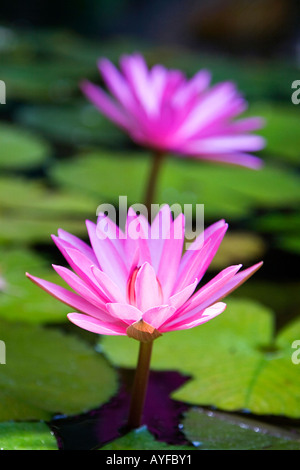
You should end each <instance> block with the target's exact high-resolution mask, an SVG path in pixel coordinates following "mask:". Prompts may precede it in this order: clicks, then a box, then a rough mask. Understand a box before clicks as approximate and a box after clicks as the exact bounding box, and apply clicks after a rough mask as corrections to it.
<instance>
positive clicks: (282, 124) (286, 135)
mask: <svg viewBox="0 0 300 470" xmlns="http://www.w3.org/2000/svg"><path fill="white" fill-rule="evenodd" d="M291 93H292V90H291ZM248 114H249V115H252V116H253V115H257V116H261V117H263V118H264V119H265V126H264V128H263V129H261V130H260V132H259V133H260V135H261V136H262V137H264V138H265V139H266V142H267V145H266V149H265V151H264V153H267V154H268V155H270V156H271V158H276V159H280V160H283V161H286V162H290V163H295V164H298V165H299V163H300V135H299V110H298V109H297V107H296V106H295V105H293V104H292V102H291V101H290V104H289V105H282V104H276V103H272V102H269V103H255V104H251V106H250V110H249V113H248Z"/></svg>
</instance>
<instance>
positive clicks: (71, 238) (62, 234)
mask: <svg viewBox="0 0 300 470" xmlns="http://www.w3.org/2000/svg"><path fill="white" fill-rule="evenodd" d="M57 233H58V236H59V238H60V239H62V240H64V241H66V242H68V243H70V248H71V246H72V247H73V248H77V249H78V250H79V251H81V252H82V253H83V254H84V255H85V256H87V257H88V258H90V260H91V261H92V262H93V264H96V265H97V264H98V262H97V258H96V256H95V253H94V252H93V250H92V248H91V247H90V246H89V245H88V244H87V243H85V242H84V241H82V240H80V238H78V237H76V236H75V235H72V234H71V233H69V232H66V231H65V230H63V229H61V228H59V229H58V231H57Z"/></svg>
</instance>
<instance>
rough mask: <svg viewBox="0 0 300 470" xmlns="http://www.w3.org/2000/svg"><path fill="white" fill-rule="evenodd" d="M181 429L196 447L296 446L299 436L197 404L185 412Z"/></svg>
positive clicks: (294, 447) (221, 448) (298, 447)
mask: <svg viewBox="0 0 300 470" xmlns="http://www.w3.org/2000/svg"><path fill="white" fill-rule="evenodd" d="M183 430H184V433H185V435H186V437H187V438H188V439H189V440H190V441H191V442H193V443H194V444H195V445H196V446H197V448H198V449H199V450H300V436H299V438H298V439H297V436H293V435H292V434H291V433H285V432H284V431H282V430H281V429H280V428H277V427H274V426H268V425H266V424H263V423H260V422H257V421H254V420H251V419H249V418H243V417H241V416H239V417H236V416H233V415H226V414H224V413H220V412H212V411H206V410H203V409H199V408H194V409H191V410H190V411H188V412H187V413H186V416H185V419H184V422H183Z"/></svg>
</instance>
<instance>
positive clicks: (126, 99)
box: [98, 58, 134, 110]
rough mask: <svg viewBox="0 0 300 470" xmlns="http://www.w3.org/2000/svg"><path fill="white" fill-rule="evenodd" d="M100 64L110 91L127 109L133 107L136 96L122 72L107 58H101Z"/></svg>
mask: <svg viewBox="0 0 300 470" xmlns="http://www.w3.org/2000/svg"><path fill="white" fill-rule="evenodd" d="M98 66H99V70H100V72H101V75H102V77H103V80H104V81H105V84H106V85H107V87H108V88H109V91H110V92H111V93H112V94H113V95H114V96H115V98H116V99H117V100H118V101H119V102H120V103H121V104H122V106H123V107H124V109H125V110H126V109H132V107H133V105H134V98H133V95H132V92H131V91H130V89H129V87H128V85H127V82H126V80H124V77H123V76H122V74H121V73H120V72H119V71H118V69H117V68H116V67H115V66H114V65H113V64H112V63H111V62H110V60H108V59H106V58H103V59H101V60H99V62H98Z"/></svg>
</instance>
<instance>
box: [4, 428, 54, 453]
mask: <svg viewBox="0 0 300 470" xmlns="http://www.w3.org/2000/svg"><path fill="white" fill-rule="evenodd" d="M0 448H1V450H58V446H57V442H56V439H55V437H54V436H53V433H52V432H51V431H50V429H49V427H48V426H47V425H46V424H45V423H42V422H38V423H29V422H24V423H22V422H21V423H14V422H6V423H0Z"/></svg>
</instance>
